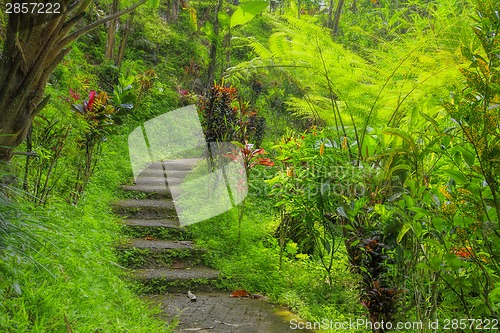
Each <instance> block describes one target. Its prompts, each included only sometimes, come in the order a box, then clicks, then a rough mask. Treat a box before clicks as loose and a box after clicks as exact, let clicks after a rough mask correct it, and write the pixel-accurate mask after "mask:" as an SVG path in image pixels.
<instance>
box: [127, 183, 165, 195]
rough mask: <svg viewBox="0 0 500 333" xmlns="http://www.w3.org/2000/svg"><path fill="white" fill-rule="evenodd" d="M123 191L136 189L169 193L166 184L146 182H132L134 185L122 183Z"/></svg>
mask: <svg viewBox="0 0 500 333" xmlns="http://www.w3.org/2000/svg"><path fill="white" fill-rule="evenodd" d="M122 189H123V190H124V191H137V192H146V193H151V192H165V194H168V193H170V191H169V189H168V187H167V185H165V184H159V185H147V184H134V185H124V186H122Z"/></svg>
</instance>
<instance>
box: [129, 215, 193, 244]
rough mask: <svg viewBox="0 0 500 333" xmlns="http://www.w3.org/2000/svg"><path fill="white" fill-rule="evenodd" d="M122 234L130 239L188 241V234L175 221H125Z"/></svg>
mask: <svg viewBox="0 0 500 333" xmlns="http://www.w3.org/2000/svg"><path fill="white" fill-rule="evenodd" d="M122 223H123V225H124V226H126V228H124V233H125V234H126V235H128V236H129V237H131V238H143V239H144V238H148V237H153V238H155V239H171V240H189V239H190V233H189V232H188V230H186V228H184V227H181V226H180V224H179V221H178V220H177V219H174V218H172V219H147V220H146V219H126V220H123V222H122Z"/></svg>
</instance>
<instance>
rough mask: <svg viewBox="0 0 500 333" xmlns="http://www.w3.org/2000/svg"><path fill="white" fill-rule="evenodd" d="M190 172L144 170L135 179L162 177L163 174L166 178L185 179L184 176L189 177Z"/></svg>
mask: <svg viewBox="0 0 500 333" xmlns="http://www.w3.org/2000/svg"><path fill="white" fill-rule="evenodd" d="M191 172H192V170H167V169H165V170H163V168H161V169H160V168H158V169H145V170H144V171H142V172H141V173H140V174H139V176H138V177H137V178H143V177H164V176H165V173H166V174H167V176H168V177H169V178H170V177H173V178H176V177H178V178H182V177H185V176H186V175H189V174H190V173H191Z"/></svg>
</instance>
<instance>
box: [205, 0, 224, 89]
mask: <svg viewBox="0 0 500 333" xmlns="http://www.w3.org/2000/svg"><path fill="white" fill-rule="evenodd" d="M222 1H223V0H219V1H217V4H216V5H215V18H214V34H215V36H216V38H217V40H213V41H212V45H211V46H210V64H209V65H208V73H207V88H208V89H209V88H210V86H211V85H212V83H213V81H214V75H215V67H216V65H217V51H218V43H219V41H218V38H219V11H220V9H221V8H222Z"/></svg>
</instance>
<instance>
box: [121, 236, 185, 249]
mask: <svg viewBox="0 0 500 333" xmlns="http://www.w3.org/2000/svg"><path fill="white" fill-rule="evenodd" d="M126 247H132V248H140V249H151V250H178V249H182V250H183V249H189V250H192V249H193V248H194V246H193V242H192V241H176V240H148V239H140V238H132V239H129V242H128V244H127V245H126Z"/></svg>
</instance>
